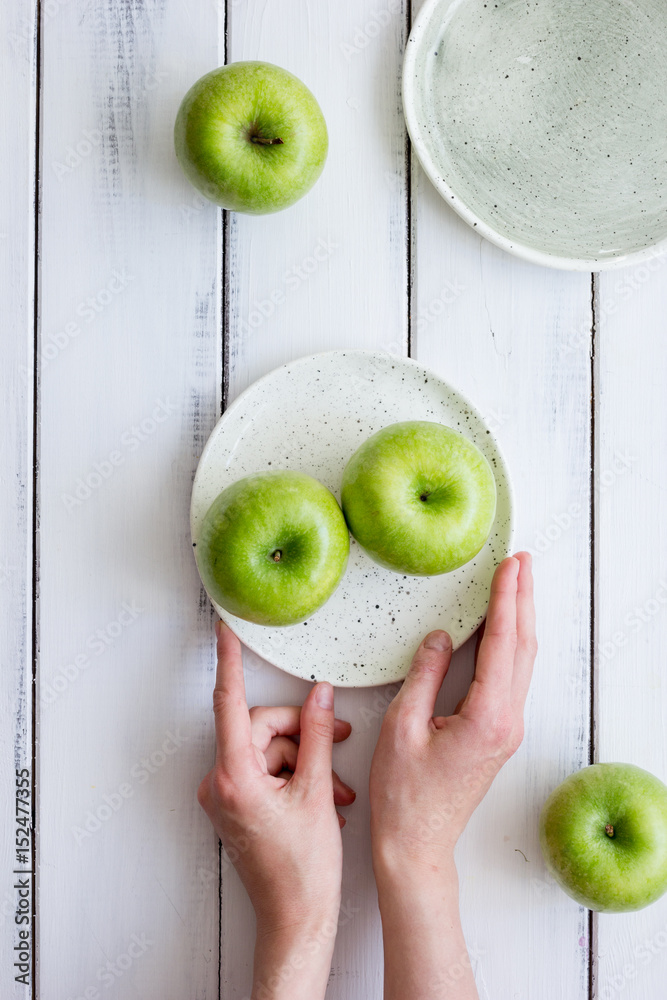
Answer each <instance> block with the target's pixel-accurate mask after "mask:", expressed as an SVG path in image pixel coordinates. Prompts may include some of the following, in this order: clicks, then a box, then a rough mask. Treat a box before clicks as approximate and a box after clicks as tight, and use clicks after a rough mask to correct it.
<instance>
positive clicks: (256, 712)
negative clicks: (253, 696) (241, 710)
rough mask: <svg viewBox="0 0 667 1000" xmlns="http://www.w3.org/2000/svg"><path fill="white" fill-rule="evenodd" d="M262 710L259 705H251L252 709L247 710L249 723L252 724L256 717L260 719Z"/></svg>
mask: <svg viewBox="0 0 667 1000" xmlns="http://www.w3.org/2000/svg"><path fill="white" fill-rule="evenodd" d="M263 712H264V709H263V708H262V707H261V705H253V706H252V708H249V709H248V715H249V716H250V721H251V722H254V721H255V720H256V719H257V718H258V717H261V715H262V714H263Z"/></svg>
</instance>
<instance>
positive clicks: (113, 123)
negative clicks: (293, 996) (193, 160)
mask: <svg viewBox="0 0 667 1000" xmlns="http://www.w3.org/2000/svg"><path fill="white" fill-rule="evenodd" d="M217 7H218V5H216V4H213V3H208V4H201V5H198V6H197V8H196V10H195V9H194V8H193V7H192V6H191V5H189V4H184V3H168V4H165V3H146V4H143V3H131V4H130V3H124V4H118V3H114V2H109V3H101V2H94V3H83V4H80V3H76V4H74V3H71V4H61V5H57V4H56V5H55V7H54V12H53V14H52V16H50V17H47V18H45V23H44V47H43V51H44V77H43V93H44V104H43V122H44V124H43V145H42V152H43V172H44V183H43V239H42V291H43V295H42V396H41V400H42V423H41V444H42V459H43V465H42V478H41V505H42V506H41V509H42V521H41V588H42V589H41V601H42V617H41V626H42V631H41V682H42V684H41V699H42V700H41V709H40V710H41V747H40V750H41V784H42V798H41V897H40V905H41V928H42V931H41V993H40V997H41V1000H63V998H68V997H73V998H74V997H81V996H83V995H85V996H87V997H90V996H98V995H99V996H107V995H108V996H111V995H115V996H118V997H121V996H122V997H131V996H132V997H134V996H145V997H158V996H159V997H160V998H161V1000H183V998H184V997H188V998H189V1000H204V998H206V1000H211V998H213V997H216V996H217V994H218V982H217V981H218V968H217V966H218V954H217V953H218V899H217V869H218V849H217V842H216V838H215V836H214V834H213V831H212V829H211V827H210V824H209V823H208V820H207V819H206V817H205V816H204V814H203V812H202V811H201V809H200V808H199V806H198V804H197V802H196V797H195V796H196V788H197V784H198V781H199V780H200V778H201V777H202V776H203V774H204V773H205V771H206V770H207V769H208V767H209V766H210V763H211V753H212V743H211V732H212V717H211V709H210V706H211V690H212V686H213V648H212V615H211V613H210V610H209V606H208V602H207V601H201V602H200V587H199V581H198V578H197V574H196V570H195V566H194V561H193V559H192V556H191V551H190V541H189V537H188V536H189V532H188V508H189V497H190V488H191V479H192V475H193V471H194V468H195V465H196V462H197V459H198V457H199V454H200V452H201V450H202V448H203V445H204V442H205V440H206V437H207V435H208V433H209V431H210V429H211V428H212V426H213V424H214V422H215V419H216V416H217V411H218V400H219V394H220V384H221V354H222V352H221V342H220V327H221V322H220V321H221V316H220V309H221V307H220V303H221V294H222V293H221V273H222V268H221V231H220V213H219V212H218V210H217V209H216V208H215V207H213V206H211V205H209V204H208V203H206V204H204V202H203V201H202V199H201V198H199V197H198V196H197V195H196V193H195V192H194V191H193V189H192V188H191V187H190V186H189V185H188V183H187V182H186V181H185V179H184V178H183V176H182V174H181V172H180V169H179V167H178V165H177V163H176V161H175V157H174V154H173V148H172V129H173V121H174V118H175V115H176V111H177V108H178V105H179V102H180V100H181V98H182V96H183V94H184V93H185V91H186V90H187V88H188V87H189V86H190V85H191V83H193V82H194V80H195V79H197V78H198V77H199V76H200V75H201V74H203V73H204V72H206V71H208V70H209V69H210V68H211V67H213V66H215V65H217V64H219V62H220V61H221V58H222V57H221V49H220V44H219V39H221V38H223V29H224V24H223V21H222V15H221V14H220V13H219V11H218V9H217ZM87 990H88V991H89V992H87V993H86V991H87ZM95 990H98V991H99V993H96V992H95ZM114 991H115V992H114Z"/></svg>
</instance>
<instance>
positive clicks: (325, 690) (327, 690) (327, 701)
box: [315, 681, 334, 709]
mask: <svg viewBox="0 0 667 1000" xmlns="http://www.w3.org/2000/svg"><path fill="white" fill-rule="evenodd" d="M315 698H316V699H317V704H318V705H319V706H320V708H326V709H330V708H333V703H334V689H333V688H332V686H331V684H329V682H328V681H322V683H321V684H318V685H317V690H316V691H315Z"/></svg>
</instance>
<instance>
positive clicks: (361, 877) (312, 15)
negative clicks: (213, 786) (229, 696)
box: [221, 0, 408, 1000]
mask: <svg viewBox="0 0 667 1000" xmlns="http://www.w3.org/2000/svg"><path fill="white" fill-rule="evenodd" d="M406 22H407V17H406V9H405V6H404V4H402V3H398V2H393V0H388V2H386V3H380V4H377V3H375V2H372V0H362V2H359V0H354V2H353V0H343V2H339V3H336V4H322V3H320V4H314V3H311V2H309V0H297V2H291V3H287V2H284V0H283V2H282V3H269V2H267V0H255V2H253V3H252V4H245V3H244V4H238V5H235V4H232V5H231V7H230V21H229V53H228V57H229V60H230V61H234V60H238V59H266V60H267V61H270V62H275V63H277V64H278V65H281V66H284V67H285V68H287V69H289V70H290V71H292V72H293V73H295V74H296V75H297V76H298V77H300V78H301V79H302V80H303V81H304V82H305V83H306V84H307V86H309V87H310V89H311V90H312V91H313V93H314V94H315V96H316V98H317V100H318V101H319V103H320V105H321V107H322V110H323V112H324V116H325V118H326V121H327V125H328V129H329V141H330V146H329V156H328V161H327V164H326V166H325V169H324V172H323V174H322V176H321V178H320V180H319V181H318V182H317V184H316V186H315V187H314V188H313V190H312V191H311V192H310V193H309V194H308V195H307V196H306V198H305V199H304V200H303V201H301V202H299V203H298V204H297V205H295V206H294V207H293V208H291V209H289V210H288V211H286V212H282V213H279V214H277V215H273V216H264V217H259V218H251V217H248V216H233V217H232V219H231V226H230V234H229V237H230V238H229V260H228V271H229V291H230V295H229V306H230V314H229V372H228V374H229V396H230V398H233V397H234V396H235V395H236V394H237V393H238V392H239V391H240V390H242V389H243V388H245V386H246V385H248V384H249V382H251V381H253V380H254V379H255V378H257V377H259V376H260V375H263V374H264V373H265V372H267V371H270V370H271V369H272V368H274V367H275V366H276V365H278V364H281V363H283V362H285V361H288V360H290V359H292V358H296V357H299V356H302V355H306V354H314V353H317V352H318V351H326V350H330V349H333V348H335V347H359V348H376V349H377V348H385V349H386V348H387V347H389V346H390V345H393V349H394V350H397V351H398V352H401V353H403V352H405V350H406V348H407V289H408V280H407V279H408V269H407V254H406V243H407V199H406V159H405V127H404V122H403V117H402V111H401V104H400V66H401V57H402V51H403V47H404V44H405V38H406ZM272 299H273V300H277V301H272ZM245 662H246V680H247V689H248V698H249V701H250V703H251V704H252V703H255V704H258V703H260V704H261V703H263V704H272V703H273V704H280V703H288V704H289V703H297V704H300V703H301V702H302V701H303V699H304V697H305V695H306V693H307V691H308V685H307V684H306V683H304V682H301V681H298V680H295V679H294V678H291V677H288V676H287V675H285V674H283V673H281V672H280V671H278V670H276V669H275V668H274V667H272V666H269V665H267V664H265V663H263V662H262V661H260V660H259V659H258V658H257V657H255V656H253V655H252V654H247V655H246V661H245ZM392 690H393V689H392ZM389 698H390V695H388V694H387V689H386V688H379V689H374V690H373V689H371V690H366V691H349V690H346V691H345V690H340V691H338V692H337V693H336V711H337V714H338V715H339V716H341V717H342V718H346V719H349V720H350V722H351V723H352V725H353V727H354V731H353V735H352V736H351V738H350V740H349V741H348V743H347V744H346V745H345V746H341V747H339V748H337V749H336V752H335V767H336V768H337V770H339V771H340V773H341V775H342V776H343V778H344V780H346V781H347V782H349V783H350V784H351V785H352V786H353V787H354V788H355V789H357V790H358V793H359V796H358V800H357V802H356V803H355V805H354V807H353V808H351V809H349V810H347V813H348V824H347V826H346V828H345V830H344V831H343V838H344V847H345V870H344V875H343V909H342V913H341V919H340V926H339V931H338V937H337V941H336V950H335V954H334V961H333V967H332V974H331V980H330V985H329V990H328V992H327V997H328V1000H362V998H363V1000H379V998H380V997H381V995H382V951H381V945H380V926H379V919H378V914H377V903H376V892H375V885H374V881H373V876H372V871H371V862H370V844H369V834H368V823H369V813H368V793H367V788H368V770H369V766H370V759H371V755H372V751H373V747H374V746H375V742H376V740H377V734H378V731H379V725H380V722H381V719H382V715H383V714H384V710H385V708H386V705H387V702H388V699H389ZM277 862H278V859H277ZM221 932H222V938H221V970H222V997H223V998H224V1000H241V998H244V997H246V996H248V995H249V989H250V980H251V962H252V945H253V921H252V913H251V909H250V906H249V904H248V901H247V899H246V897H245V893H244V891H243V889H242V887H241V886H240V883H239V880H238V878H237V877H236V874H235V873H234V872H233V871H229V872H228V873H226V874H225V876H224V878H223V888H222V916H221Z"/></svg>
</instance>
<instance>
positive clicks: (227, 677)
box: [198, 622, 355, 1000]
mask: <svg viewBox="0 0 667 1000" xmlns="http://www.w3.org/2000/svg"><path fill="white" fill-rule="evenodd" d="M216 631H217V633H218V670H217V678H216V685H215V690H214V692H213V711H214V714H215V729H216V756H215V764H214V766H213V769H212V770H211V771H210V772H209V773H208V774H207V775H206V777H205V778H204V780H203V781H202V783H201V785H200V786H199V792H198V798H199V802H200V804H201V805H202V806H203V808H204V810H205V811H206V813H207V815H208V816H209V818H210V820H211V822H212V823H213V826H214V827H215V829H216V831H217V833H218V836H219V837H220V839H221V840H222V843H223V845H224V847H225V849H226V850H227V851H228V853H229V855H230V858H231V859H232V861H233V863H234V865H235V867H236V869H237V871H238V873H239V875H240V877H241V880H242V882H243V884H244V886H245V888H246V890H247V892H248V895H249V896H250V900H251V902H252V905H253V907H254V909H255V913H256V915H257V948H256V953H255V954H256V961H255V985H256V991H259V985H260V984H261V986H262V987H263V990H262V991H259V992H261V995H262V997H267V998H268V997H271V998H273V997H276V998H278V997H282V996H283V992H281V990H282V989H284V995H285V996H289V997H291V998H295V997H300V996H301V989H303V990H304V993H303V995H304V997H306V996H307V997H309V1000H310V998H312V997H314V996H316V995H318V993H319V994H320V995H322V996H323V995H324V990H325V988H326V980H327V977H328V973H329V966H330V960H331V952H332V950H333V944H334V938H335V928H336V923H337V919H338V911H339V907H340V891H341V873H342V844H341V834H340V828H341V826H343V825H344V823H345V820H344V819H343V818H342V817H341V816H340V814H337V812H336V806H346V805H349V804H350V803H351V802H352V801H353V800H354V798H355V793H354V792H353V791H352V789H351V788H349V787H348V786H347V785H345V784H344V783H343V782H342V781H341V779H340V778H339V777H338V775H336V774H335V772H332V770H331V757H332V744H333V743H334V742H340V741H341V740H345V739H347V737H348V736H349V735H350V731H351V726H350V725H349V723H347V722H342V721H341V720H338V719H334V711H333V695H334V692H333V688H332V687H331V685H330V684H326V683H324V684H317V685H315V687H314V688H313V689H312V690H311V691H310V693H309V695H308V697H307V699H306V701H305V703H304V705H303V708H301V709H300V708H298V707H295V706H287V707H280V708H251V709H250V711H248V707H247V704H246V698H245V686H244V679H243V665H242V660H241V645H240V643H239V640H238V639H237V638H236V636H235V635H234V634H233V633H232V632H231V631H230V630H229V629H228V628H227V627H226V626H225V625H224V624H223V623H222V622H220V623H218V626H217V628H216ZM296 735H299V737H300V742H299V744H298V745H297V743H295V742H294V740H293V739H291V737H293V736H296ZM290 967H291V968H292V973H291V975H289V976H285V977H283V978H284V986H283V983H282V980H281V975H280V970H281V969H283V970H284V969H289V968H290ZM297 968H298V969H299V970H300V971H299V972H298V974H297V975H298V979H299V986H298V987H297V986H296V985H295V982H294V978H293V977H294V969H297ZM276 970H278V971H276ZM290 980H291V981H290ZM274 981H275V982H274ZM271 982H273V986H267V983H271ZM254 996H255V993H253V997H254Z"/></svg>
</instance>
